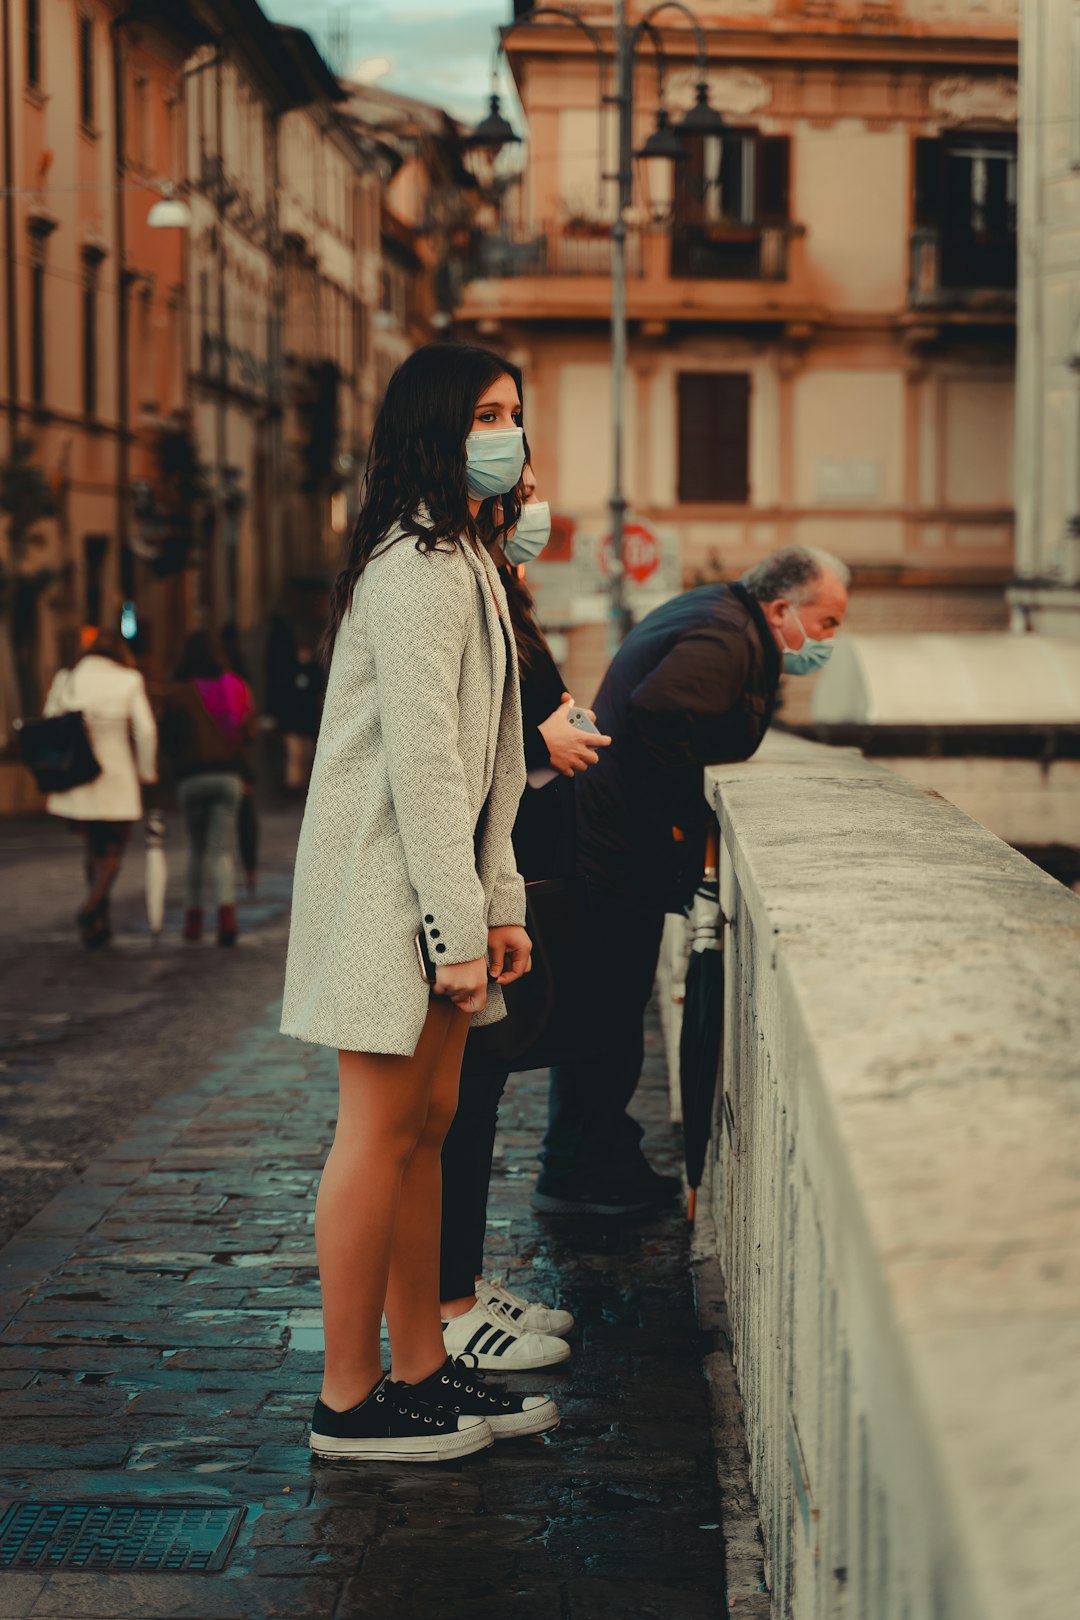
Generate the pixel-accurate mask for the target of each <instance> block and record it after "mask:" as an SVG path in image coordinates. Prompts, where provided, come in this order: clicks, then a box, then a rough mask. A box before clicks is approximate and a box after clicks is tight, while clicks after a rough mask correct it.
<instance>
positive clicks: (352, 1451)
mask: <svg viewBox="0 0 1080 1620" xmlns="http://www.w3.org/2000/svg"><path fill="white" fill-rule="evenodd" d="M435 1376H436V1382H437V1375H435ZM431 1381H432V1380H431V1379H427V1380H425V1382H426V1383H431ZM420 1387H421V1386H420V1385H415V1386H410V1385H408V1384H395V1383H392V1382H391V1380H390V1378H389V1377H388V1376H385V1375H384V1376H383V1377H382V1378H380V1379H379V1382H378V1383H377V1384H376V1385H375V1388H374V1389H373V1390H372V1392H371V1394H370V1395H369V1396H368V1397H367V1398H366V1399H365V1400H362V1401H361V1402H360V1404H359V1406H354V1407H351V1408H350V1410H349V1411H347V1412H335V1411H333V1410H332V1408H330V1407H329V1406H326V1405H325V1404H324V1403H323V1402H322V1401H316V1402H315V1413H314V1416H313V1417H312V1420H311V1449H312V1451H313V1452H314V1453H315V1455H316V1456H317V1457H337V1458H346V1459H347V1458H355V1459H356V1461H358V1462H443V1461H445V1459H446V1458H448V1457H467V1456H468V1455H469V1453H470V1452H473V1451H483V1450H484V1449H485V1448H486V1447H487V1446H490V1445H491V1442H492V1438H493V1437H492V1432H491V1427H490V1425H489V1424H487V1423H485V1421H484V1419H483V1417H482V1416H481V1415H479V1414H477V1415H475V1416H474V1415H473V1413H472V1411H471V1409H470V1411H469V1412H468V1413H467V1414H463V1413H460V1412H458V1411H456V1410H454V1411H451V1410H449V1402H442V1403H440V1404H439V1405H436V1404H435V1403H434V1398H433V1397H432V1396H428V1397H427V1398H426V1399H422V1398H421V1396H420V1393H419V1391H420Z"/></svg>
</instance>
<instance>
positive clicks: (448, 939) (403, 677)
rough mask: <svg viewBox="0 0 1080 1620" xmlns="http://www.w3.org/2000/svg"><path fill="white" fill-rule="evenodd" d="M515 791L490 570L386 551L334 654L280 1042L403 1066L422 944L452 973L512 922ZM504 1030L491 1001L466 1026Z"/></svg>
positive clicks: (520, 775) (514, 683)
mask: <svg viewBox="0 0 1080 1620" xmlns="http://www.w3.org/2000/svg"><path fill="white" fill-rule="evenodd" d="M396 532H397V533H399V534H400V530H399V531H396ZM524 786H525V762H524V751H523V745H522V737H521V698H520V692H519V687H518V672H517V659H516V655H515V653H514V634H513V628H512V626H511V622H510V615H509V611H508V609H507V605H506V597H505V594H504V592H503V588H502V583H501V581H500V580H499V576H498V573H497V571H496V569H495V567H494V565H493V564H492V562H491V560H490V558H489V557H488V556H487V554H486V553H483V554H482V555H478V554H477V553H475V552H474V551H473V550H472V549H471V548H470V547H468V546H467V545H462V546H461V547H458V548H455V549H454V550H453V551H433V552H427V553H424V552H419V551H417V550H416V543H415V541H414V539H412V538H411V537H409V536H406V537H404V538H401V539H398V540H397V541H396V542H395V543H394V544H392V545H391V546H390V548H389V550H387V551H384V552H383V553H382V554H381V555H380V556H378V557H376V558H375V559H374V560H373V561H371V562H370V563H369V564H368V566H367V568H366V569H365V570H364V573H363V574H362V575H361V577H360V581H359V584H358V585H357V588H356V593H355V595H354V598H353V605H352V610H351V612H350V613H349V614H348V616H347V617H346V619H345V621H344V623H343V624H342V626H341V629H340V631H339V632H338V637H337V642H336V644H335V647H334V656H333V659H332V662H331V666H330V677H329V681H328V684H327V690H326V706H325V709H324V711H323V720H322V727H321V730H320V733H319V745H318V749H317V751H316V754H315V765H314V769H313V771H312V776H311V786H310V788H309V790H308V798H307V807H306V809H305V812H304V823H303V827H302V829H301V832H300V843H299V846H298V848H297V853H296V871H295V876H294V881H293V905H292V923H291V927H290V932H289V955H288V964H287V967H286V971H285V1001H284V1009H283V1014H282V1022H281V1028H282V1030H283V1032H284V1033H285V1034H286V1035H295V1036H297V1037H298V1038H299V1039H300V1040H305V1041H316V1042H318V1043H319V1044H321V1045H324V1046H335V1047H338V1048H339V1049H341V1050H344V1051H354V1052H389V1053H398V1054H401V1055H405V1056H407V1055H410V1054H411V1053H412V1052H414V1051H415V1049H416V1043H417V1041H418V1040H419V1037H420V1031H421V1030H422V1028H423V1026H424V1020H425V1017H426V1016H427V1006H428V989H427V986H426V984H425V983H424V981H423V979H422V978H421V976H420V970H419V967H418V965H417V961H416V949H415V945H414V936H415V934H416V932H417V930H418V929H419V928H423V929H424V930H425V933H426V936H427V944H428V950H429V952H430V955H431V960H432V961H433V962H443V963H447V964H451V963H455V962H470V961H475V959H476V958H477V957H481V956H485V955H486V954H487V930H488V928H489V927H497V926H500V925H502V924H507V923H518V924H521V923H524V921H525V891H524V885H523V883H522V881H521V878H520V877H519V876H518V873H517V870H516V868H515V866H514V855H513V848H512V845H511V842H510V833H511V829H512V828H513V825H514V820H515V817H516V815H517V810H518V801H519V799H520V798H521V794H522V791H523V789H524ZM485 800H486V802H487V811H486V814H485V816H484V821H483V826H482V828H481V830H480V833H479V836H478V837H476V828H477V822H478V819H479V817H480V812H481V808H482V807H483V806H484V803H485ZM474 840H475V841H474ZM504 1016H505V1008H504V1005H503V999H502V992H501V991H500V990H499V988H498V986H497V985H491V986H490V987H489V990H488V1000H487V1006H486V1008H485V1010H484V1012H482V1013H479V1014H477V1015H476V1016H475V1018H474V1022H476V1023H484V1024H490V1023H495V1022H496V1021H497V1020H498V1019H500V1018H502V1017H504Z"/></svg>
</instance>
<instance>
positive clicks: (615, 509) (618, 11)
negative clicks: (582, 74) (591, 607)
mask: <svg viewBox="0 0 1080 1620" xmlns="http://www.w3.org/2000/svg"><path fill="white" fill-rule="evenodd" d="M614 28H615V86H616V89H615V96H614V100H615V102H616V105H617V107H618V114H619V135H618V141H619V153H618V160H619V162H618V173H617V186H616V190H617V197H616V208H615V221H614V224H613V225H612V227H611V501H610V507H611V551H610V566H611V603H610V610H609V618H608V651H609V652H610V653H611V655H612V656H614V655H615V653H617V652H618V650H619V648H620V646H621V645H622V642H623V640H624V638H625V636H626V632H627V630H628V629H629V627H630V626H629V613H628V611H627V607H626V593H625V589H624V586H623V579H624V574H623V518H624V516H625V514H626V501H625V499H624V497H623V421H624V417H625V395H626V211H627V209H628V208H629V207H630V204H631V201H632V185H633V129H632V120H633V71H634V70H633V59H632V55H631V50H630V39H629V36H628V34H627V29H626V3H625V0H615V16H614Z"/></svg>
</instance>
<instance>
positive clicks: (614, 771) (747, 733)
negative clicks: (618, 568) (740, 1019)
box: [534, 546, 849, 1215]
mask: <svg viewBox="0 0 1080 1620" xmlns="http://www.w3.org/2000/svg"><path fill="white" fill-rule="evenodd" d="M848 577H849V576H848V570H847V569H846V568H845V566H844V564H843V563H841V562H839V561H838V560H837V559H836V558H834V557H831V556H829V555H828V553H826V552H822V551H817V550H812V549H810V548H807V547H802V546H792V547H787V548H785V549H783V550H781V551H776V552H773V553H772V554H771V555H770V556H768V557H766V558H765V559H764V561H762V562H760V563H758V565H757V566H756V567H755V568H752V569H751V570H750V571H749V572H748V573H746V574H744V575H743V577H742V579H741V580H739V581H738V582H737V583H735V584H732V585H726V584H720V585H703V586H701V587H700V588H699V589H697V590H693V591H687V592H685V593H684V594H683V595H681V596H678V597H676V598H674V599H673V600H672V601H670V602H666V603H664V605H663V606H662V607H659V608H657V609H656V610H655V612H653V613H650V614H649V615H648V617H647V618H645V619H643V620H642V621H641V623H640V624H639V625H637V626H636V627H635V628H634V630H633V631H632V632H631V634H630V635H629V636H628V637H627V639H626V641H625V642H624V643H623V646H622V647H621V648H620V650H619V652H618V653H617V655H616V656H615V658H614V659H613V661H612V663H611V666H610V668H609V669H608V672H607V674H606V676H605V677H604V681H603V684H602V685H601V687H600V691H599V693H598V695H597V698H596V718H597V725H598V726H599V727H600V730H601V731H602V732H606V733H607V734H608V735H610V736H611V738H612V744H611V747H610V748H608V749H607V750H605V752H604V753H603V754H602V755H601V757H600V762H599V764H598V765H595V766H594V767H593V768H592V769H591V770H590V771H589V772H588V774H587V775H586V776H584V777H582V779H581V781H580V782H579V783H578V794H577V837H578V867H579V870H580V871H581V872H582V873H583V875H584V876H585V877H586V879H587V880H588V888H589V912H588V930H589V940H588V954H587V961H588V963H589V969H590V971H589V976H588V982H587V983H586V984H583V985H582V986H581V1008H580V1015H581V1025H580V1029H579V1032H578V1033H579V1038H578V1041H577V1043H576V1046H575V1055H574V1057H573V1058H572V1059H571V1060H570V1061H568V1062H565V1063H563V1064H560V1065H558V1066H557V1067H555V1068H553V1069H552V1071H551V1103H550V1120H549V1126H548V1133H547V1137H546V1139H545V1142H544V1150H543V1154H542V1156H541V1157H542V1166H543V1168H542V1170H541V1174H540V1179H539V1181H538V1182H537V1186H536V1193H535V1195H534V1203H535V1206H536V1208H537V1209H538V1210H540V1211H542V1212H543V1213H545V1214H551V1215H556V1214H598V1215H623V1214H632V1213H638V1212H640V1211H642V1210H645V1209H648V1208H650V1207H651V1206H653V1205H655V1204H657V1203H659V1202H663V1201H665V1200H667V1199H670V1198H672V1197H674V1196H676V1195H677V1193H678V1191H679V1188H680V1183H679V1182H678V1181H677V1179H676V1178H674V1177H671V1176H660V1175H657V1174H656V1172H655V1171H654V1170H653V1169H652V1168H651V1166H650V1165H649V1164H648V1162H647V1160H646V1159H645V1157H644V1155H643V1153H642V1151H641V1136H642V1131H641V1127H640V1125H638V1123H637V1122H636V1120H634V1119H633V1118H632V1117H631V1116H630V1115H629V1114H628V1113H627V1111H626V1110H627V1107H628V1105H629V1103H630V1101H631V1098H632V1097H633V1095H634V1092H635V1090H636V1088H637V1083H638V1080H639V1078H640V1075H641V1066H642V1061H643V1057H644V1035H643V1020H644V1013H645V1007H646V1005H647V1004H648V1000H649V997H650V995H651V993H652V986H653V981H654V979H655V977H656V966H657V959H658V956H659V951H660V938H661V934H662V932H663V923H664V915H665V913H666V912H668V911H678V910H681V909H682V908H683V906H684V905H685V904H686V902H687V901H688V900H689V899H690V897H691V895H692V894H693V891H694V888H695V886H696V884H697V882H698V879H699V878H700V875H701V870H702V863H703V859H704V849H705V833H706V828H707V824H708V819H709V810H708V806H707V804H706V802H705V797H704V792H703V786H702V772H703V770H704V769H705V767H706V766H707V765H719V764H731V763H733V762H735V761H738V760H744V759H749V758H750V756H751V755H752V754H753V753H754V752H755V750H756V749H757V747H758V745H759V744H760V742H761V739H762V737H763V736H764V735H765V732H766V731H767V729H768V727H769V723H770V721H771V719H772V715H773V710H774V708H775V703H776V695H777V689H778V687H779V683H780V675H781V672H782V671H786V672H787V673H789V674H792V675H808V674H812V673H813V672H814V671H815V670H817V669H820V668H821V667H822V665H823V664H824V663H825V662H826V660H827V659H828V657H829V654H830V652H831V650H832V639H833V637H834V636H835V635H836V632H837V630H839V628H840V625H841V623H842V622H843V618H844V614H845V612H846V610H847V600H848V593H847V585H848Z"/></svg>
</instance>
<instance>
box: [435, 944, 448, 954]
mask: <svg viewBox="0 0 1080 1620" xmlns="http://www.w3.org/2000/svg"><path fill="white" fill-rule="evenodd" d="M435 949H436V950H437V951H438V952H440V954H441V953H442V952H443V951H445V949H446V946H445V945H436V947H435Z"/></svg>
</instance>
